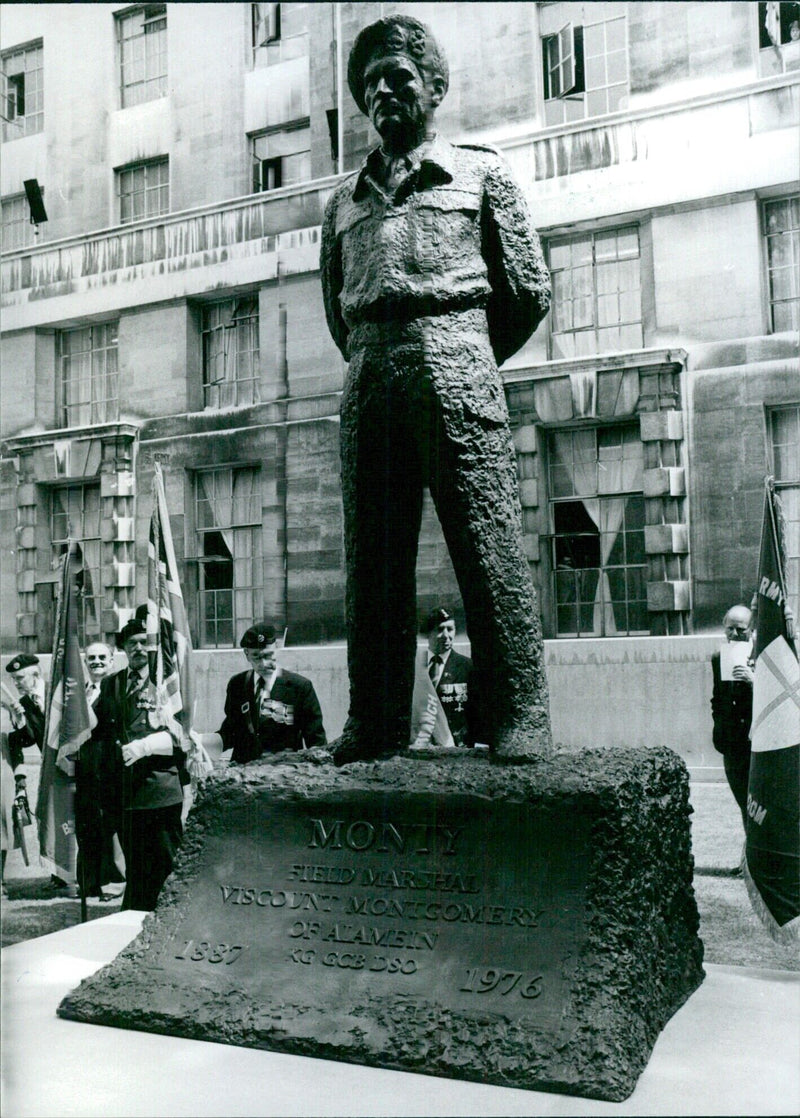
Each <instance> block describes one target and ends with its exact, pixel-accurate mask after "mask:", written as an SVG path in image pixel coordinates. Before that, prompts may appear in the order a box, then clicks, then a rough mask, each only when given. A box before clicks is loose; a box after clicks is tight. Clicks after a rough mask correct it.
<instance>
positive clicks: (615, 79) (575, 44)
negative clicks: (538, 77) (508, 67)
mask: <svg viewBox="0 0 800 1118" xmlns="http://www.w3.org/2000/svg"><path fill="white" fill-rule="evenodd" d="M587 7H588V8H591V7H592V6H591V5H587ZM542 62H543V72H544V99H545V101H544V103H545V123H546V124H548V125H551V124H566V123H568V122H569V121H573V120H583V119H584V118H585V117H592V116H602V115H603V114H605V113H615V112H619V111H620V110H621V109H624V108H626V107H627V105H628V95H629V88H628V87H629V82H628V39H627V20H626V17H625V16H624V15H615V16H613V17H612V18H611V19H601V20H597V21H595V22H593V23H589V22H587V23H584V24H583V25H582V26H581V25H578V24H574V23H572V22H567V23H565V24H564V26H563V27H562V28H561V29H560V30H559V31H558V32H557V33H556V34H554V35H545V36H544V38H543V39H542Z"/></svg>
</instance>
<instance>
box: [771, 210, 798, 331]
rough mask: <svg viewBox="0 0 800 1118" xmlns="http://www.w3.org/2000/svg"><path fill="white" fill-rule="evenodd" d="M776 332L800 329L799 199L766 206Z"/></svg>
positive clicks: (772, 311)
mask: <svg viewBox="0 0 800 1118" xmlns="http://www.w3.org/2000/svg"><path fill="white" fill-rule="evenodd" d="M764 239H765V240H766V244H767V270H768V273H769V314H770V328H771V330H772V332H773V333H780V332H781V331H783V330H797V329H798V327H800V196H797V197H795V198H778V199H776V200H775V201H774V202H765V203H764Z"/></svg>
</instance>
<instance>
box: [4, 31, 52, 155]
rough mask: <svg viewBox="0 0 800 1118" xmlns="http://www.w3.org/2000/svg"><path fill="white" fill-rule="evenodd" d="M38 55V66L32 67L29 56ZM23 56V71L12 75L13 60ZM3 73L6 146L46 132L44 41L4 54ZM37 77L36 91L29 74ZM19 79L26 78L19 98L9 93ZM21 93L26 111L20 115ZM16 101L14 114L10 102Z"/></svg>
mask: <svg viewBox="0 0 800 1118" xmlns="http://www.w3.org/2000/svg"><path fill="white" fill-rule="evenodd" d="M31 55H36V56H38V57H37V59H36V61H37V62H38V65H35V66H33V67H29V66H28V59H29V56H31ZM17 56H19V57H20V59H21V60H22V65H23V68H22V70H20V71H18V72H17V73H11V68H12V67H13V66H14V62H13V60H14V59H15V58H16V57H17ZM0 73H1V74H2V80H3V101H4V105H5V110H6V111H5V112H4V113H3V118H4V119H3V130H2V131H3V143H8V142H10V141H11V140H19V139H21V138H22V137H23V136H33V135H36V134H37V133H38V132H43V131H44V39H33V40H31V41H30V42H28V43H21V44H20V45H19V46H16V47H10V48H9V49H8V50H4V51H3V52H2V53H0ZM29 74H31V75H36V76H37V78H36V82H35V83H34V88H31V87H30V86H31V83H30V82H29V81H28V80H27V75H29ZM16 78H22V85H21V89H20V88H18V90H17V94H16V96H15V95H14V94H12V93H11V92H10V90H9V83H10V82H12V81H13V80H14V79H16ZM20 92H21V95H22V100H23V106H22V112H21V113H20V112H18V108H19V99H20ZM12 98H13V99H14V100H15V101H16V105H15V108H14V112H13V114H12V113H11V111H10V109H11V105H10V102H11V100H12Z"/></svg>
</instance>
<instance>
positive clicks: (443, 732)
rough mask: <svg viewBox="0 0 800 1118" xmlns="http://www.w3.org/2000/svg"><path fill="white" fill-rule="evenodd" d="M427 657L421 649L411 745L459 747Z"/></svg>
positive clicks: (418, 747)
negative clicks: (456, 745)
mask: <svg viewBox="0 0 800 1118" xmlns="http://www.w3.org/2000/svg"><path fill="white" fill-rule="evenodd" d="M426 660H427V652H426V651H425V650H423V651H422V652H419V653H417V662H416V665H415V668H414V694H413V697H412V700H411V745H412V747H416V748H417V749H424V748H425V747H426V746H431V745H440V746H452V747H455V742H454V741H453V735H452V734H451V733H450V727H449V725H448V724H447V715H446V714H445V712H444V707H443V706H442V704H441V701H440V699H439V696H438V695H437V694H436V688H435V687H434V686H433V682H432V681H431V677H430V676H429V675H428V669H427V666H426Z"/></svg>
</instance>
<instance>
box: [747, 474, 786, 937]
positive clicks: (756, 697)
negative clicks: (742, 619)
mask: <svg viewBox="0 0 800 1118" xmlns="http://www.w3.org/2000/svg"><path fill="white" fill-rule="evenodd" d="M784 555H785V549H784V546H783V513H782V510H781V506H780V501H779V499H778V496H777V494H776V493H775V488H774V484H773V480H772V478H767V480H766V491H765V494H764V527H763V529H762V534H761V553H760V556H759V561H758V585H757V587H756V594H757V611H756V641H755V649H754V656H755V676H754V681H753V721H752V725H751V729H750V739H751V750H752V752H751V755H750V780H749V785H748V793H747V841H746V844H745V852H746V864H745V881H746V884H747V891H748V893H749V895H750V900H751V902H752V905H753V908H754V909H755V911H756V913H757V914H758V915H759V917H760V918H761V920H762V922H763V923H764V925H765V927H766V929H767V931H768V932H769V934H770V935H771V936H772V938H773V939H774V940H776V942H778V943H786V944H788V943H792V942H794V941H795V940H796V939H797V938H798V937H800V664H799V663H798V659H797V649H796V647H795V643H794V639H793V636H794V634H793V633H792V632H790V629H789V624H788V622H787V618H786V613H785V607H786V582H785V579H784V570H785V563H784Z"/></svg>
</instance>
